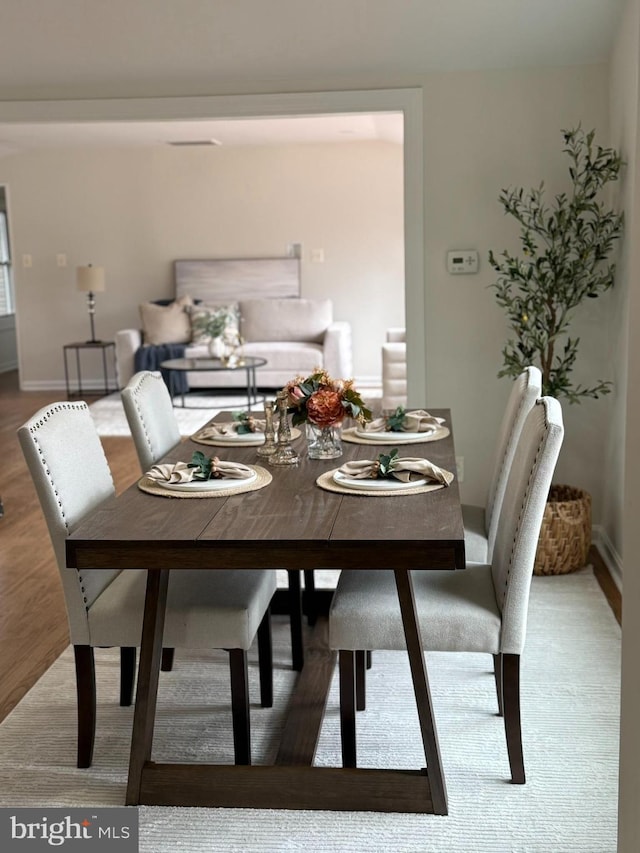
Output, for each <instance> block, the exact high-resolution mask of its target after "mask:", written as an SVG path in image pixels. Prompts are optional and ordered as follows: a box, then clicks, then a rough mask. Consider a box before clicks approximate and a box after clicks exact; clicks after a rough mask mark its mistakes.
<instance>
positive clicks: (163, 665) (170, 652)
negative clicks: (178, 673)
mask: <svg viewBox="0 0 640 853" xmlns="http://www.w3.org/2000/svg"><path fill="white" fill-rule="evenodd" d="M175 651H176V650H175V649H163V650H162V660H161V662H160V669H161V670H162V671H163V672H171V670H172V669H173V658H174V656H175Z"/></svg>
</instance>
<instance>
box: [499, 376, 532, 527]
mask: <svg viewBox="0 0 640 853" xmlns="http://www.w3.org/2000/svg"><path fill="white" fill-rule="evenodd" d="M516 381H517V380H516ZM526 385H527V386H528V385H529V373H527V378H526ZM525 390H526V386H525ZM524 400H525V395H524V394H522V395H521V396H520V402H519V403H518V408H517V411H516V415H515V417H514V418H513V421H512V423H516V422H517V420H518V418H519V417H520V412H521V411H522V407H523V406H524ZM508 449H509V442H508V441H507V442H505V446H504V453H503V454H502V459H501V460H500V468H499V471H500V476H501V475H502V472H503V471H504V466H505V464H506V461H507V450H508ZM499 479H500V477H496V478H495V481H496V482H497V481H498V480H499ZM495 497H496V496H495V490H494V493H493V495H492V498H493V501H494V503H495ZM491 511H492V512H493V507H492V508H491Z"/></svg>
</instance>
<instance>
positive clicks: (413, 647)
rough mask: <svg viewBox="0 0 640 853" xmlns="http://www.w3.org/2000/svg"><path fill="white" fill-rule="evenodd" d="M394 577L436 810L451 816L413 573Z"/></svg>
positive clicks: (405, 571)
mask: <svg viewBox="0 0 640 853" xmlns="http://www.w3.org/2000/svg"><path fill="white" fill-rule="evenodd" d="M394 574H395V578H396V587H397V589H398V600H399V602H400V611H401V613H402V623H403V626H404V636H405V640H406V643H407V652H408V655H409V665H410V667H411V677H412V679H413V691H414V694H415V697H416V705H417V707H418V718H419V720H420V731H421V734H422V744H423V747H424V753H425V757H426V759H427V773H428V775H429V785H430V787H431V798H432V802H433V811H434V814H440V815H446V814H448V808H447V790H446V787H445V781H444V774H443V772H442V762H441V759H440V747H439V746H438V734H437V732H436V724H435V718H434V715H433V705H432V702H431V692H430V690H429V679H428V676H427V667H426V665H425V660H424V652H423V646H422V636H421V633H420V625H419V624H418V619H417V616H416V605H415V597H414V594H413V582H412V580H411V572H410V571H409V569H394Z"/></svg>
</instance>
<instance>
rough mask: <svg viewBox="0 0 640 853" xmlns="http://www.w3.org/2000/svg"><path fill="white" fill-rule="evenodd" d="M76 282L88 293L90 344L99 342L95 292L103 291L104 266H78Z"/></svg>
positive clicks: (79, 287)
mask: <svg viewBox="0 0 640 853" xmlns="http://www.w3.org/2000/svg"><path fill="white" fill-rule="evenodd" d="M76 284H77V286H78V290H82V291H84V292H85V293H86V294H87V305H88V307H89V321H90V323H91V340H89V341H87V343H88V344H99V343H102V342H101V341H99V340H97V339H96V333H95V328H94V315H95V313H96V299H95V296H94V294H95V293H102V291H103V290H104V289H105V286H104V267H94V266H93V265H92V264H89V265H88V266H86V267H77V269H76Z"/></svg>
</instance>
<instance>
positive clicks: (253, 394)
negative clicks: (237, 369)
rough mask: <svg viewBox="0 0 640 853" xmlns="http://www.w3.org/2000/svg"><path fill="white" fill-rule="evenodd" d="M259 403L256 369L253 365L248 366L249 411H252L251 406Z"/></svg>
mask: <svg viewBox="0 0 640 853" xmlns="http://www.w3.org/2000/svg"><path fill="white" fill-rule="evenodd" d="M257 401H258V395H257V389H256V369H255V367H254V366H253V365H247V403H248V409H249V411H251V405H252V404H253V403H257Z"/></svg>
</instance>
